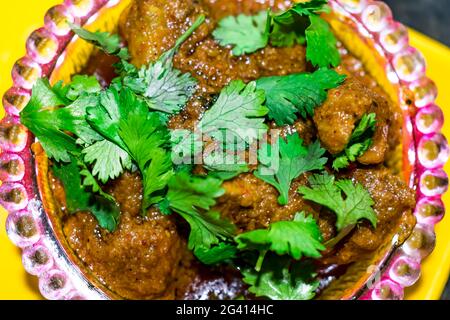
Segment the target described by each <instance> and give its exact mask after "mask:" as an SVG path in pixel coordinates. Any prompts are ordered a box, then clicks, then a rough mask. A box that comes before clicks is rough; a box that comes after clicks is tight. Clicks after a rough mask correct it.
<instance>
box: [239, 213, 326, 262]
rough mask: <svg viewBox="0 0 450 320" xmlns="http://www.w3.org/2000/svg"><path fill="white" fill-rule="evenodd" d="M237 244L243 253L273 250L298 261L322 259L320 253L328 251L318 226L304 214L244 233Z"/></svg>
mask: <svg viewBox="0 0 450 320" xmlns="http://www.w3.org/2000/svg"><path fill="white" fill-rule="evenodd" d="M236 242H237V244H238V249H241V250H260V251H263V252H264V251H268V250H270V251H273V252H275V253H277V254H278V255H289V256H291V257H292V258H294V259H295V260H300V259H301V258H302V257H304V256H305V257H310V258H320V257H321V254H320V250H325V247H324V246H323V244H322V243H321V242H322V235H321V233H320V230H319V226H318V225H317V223H316V221H315V220H314V219H313V218H312V217H311V216H308V217H306V215H305V213H304V212H301V213H297V214H296V215H295V217H294V219H293V220H292V221H279V222H275V223H272V224H271V225H270V227H269V228H268V229H260V230H254V231H249V232H246V233H242V234H240V235H238V236H237V237H236Z"/></svg>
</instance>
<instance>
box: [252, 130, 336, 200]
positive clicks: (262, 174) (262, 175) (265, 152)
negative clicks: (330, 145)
mask: <svg viewBox="0 0 450 320" xmlns="http://www.w3.org/2000/svg"><path fill="white" fill-rule="evenodd" d="M278 146H279V148H278V149H279V150H273V146H272V144H267V143H266V144H263V145H262V146H261V148H260V150H259V151H258V159H259V161H260V165H259V166H258V170H257V171H255V173H254V174H255V176H256V177H258V178H259V179H261V180H263V181H265V182H267V183H269V184H271V185H273V186H274V187H275V188H276V189H277V190H278V192H279V193H280V196H279V198H278V202H279V203H280V204H281V205H286V204H287V203H288V200H289V188H290V186H291V183H292V181H293V180H294V179H296V178H298V177H299V176H300V175H301V174H303V173H305V172H308V171H313V170H322V169H323V167H324V165H325V163H326V162H327V158H325V157H323V155H324V154H325V149H323V148H321V147H320V144H319V143H318V142H315V143H313V144H311V145H309V146H308V147H305V146H304V145H303V140H302V139H301V138H300V136H299V135H298V133H294V134H291V135H288V136H287V137H286V140H284V139H283V138H281V137H280V138H279V143H278Z"/></svg>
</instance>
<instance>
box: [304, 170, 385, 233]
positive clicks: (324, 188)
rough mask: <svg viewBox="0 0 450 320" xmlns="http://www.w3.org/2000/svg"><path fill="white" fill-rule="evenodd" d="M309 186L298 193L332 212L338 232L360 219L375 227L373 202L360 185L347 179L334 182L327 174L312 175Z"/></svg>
mask: <svg viewBox="0 0 450 320" xmlns="http://www.w3.org/2000/svg"><path fill="white" fill-rule="evenodd" d="M309 184H310V187H305V186H302V187H300V188H299V189H298V192H299V193H300V194H302V195H303V198H304V199H306V200H310V201H313V202H315V203H318V204H320V205H322V206H324V207H327V208H328V209H330V210H331V211H333V212H334V213H335V214H336V217H337V220H336V228H337V230H338V231H341V230H343V229H345V228H346V227H348V226H353V225H356V224H357V223H358V222H359V221H360V220H361V219H367V220H368V221H369V222H370V223H371V224H372V225H373V226H374V227H376V225H377V216H376V214H375V212H374V210H373V208H372V206H373V205H374V201H373V199H372V197H371V196H370V194H369V192H368V191H367V190H366V189H364V187H363V186H362V185H361V184H359V183H356V184H353V182H352V180H348V179H343V180H338V181H335V177H334V176H332V175H329V174H327V173H325V174H322V175H319V174H316V175H312V176H311V177H310V178H309ZM343 195H345V197H344V196H343Z"/></svg>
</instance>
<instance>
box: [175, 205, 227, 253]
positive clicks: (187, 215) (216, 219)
mask: <svg viewBox="0 0 450 320" xmlns="http://www.w3.org/2000/svg"><path fill="white" fill-rule="evenodd" d="M177 213H178V214H179V215H180V216H182V217H183V218H184V219H185V220H186V221H187V222H188V223H189V226H190V227H191V233H190V234H189V240H188V248H189V249H190V250H194V252H195V251H196V250H198V248H201V249H209V248H210V247H211V246H212V245H214V244H217V243H219V241H220V240H228V239H230V238H232V236H233V235H234V232H235V227H234V225H233V224H231V222H229V221H228V220H225V219H222V218H221V217H220V213H219V212H216V211H209V212H206V213H201V214H199V213H194V212H187V211H186V212H182V211H178V212H177Z"/></svg>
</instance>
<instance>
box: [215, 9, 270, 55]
mask: <svg viewBox="0 0 450 320" xmlns="http://www.w3.org/2000/svg"><path fill="white" fill-rule="evenodd" d="M269 17H270V15H268V13H266V12H264V11H263V12H260V13H259V14H257V15H255V16H247V15H244V14H241V15H238V16H237V17H233V16H229V17H226V18H224V19H222V20H221V21H220V22H219V25H218V27H217V29H216V30H214V32H213V36H214V38H215V39H216V40H217V41H218V42H219V43H220V45H222V46H228V45H231V46H233V51H232V52H233V55H235V56H240V55H243V54H248V53H253V52H255V51H257V50H259V49H262V48H264V47H266V46H267V43H268V42H269V28H270V20H269Z"/></svg>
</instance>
